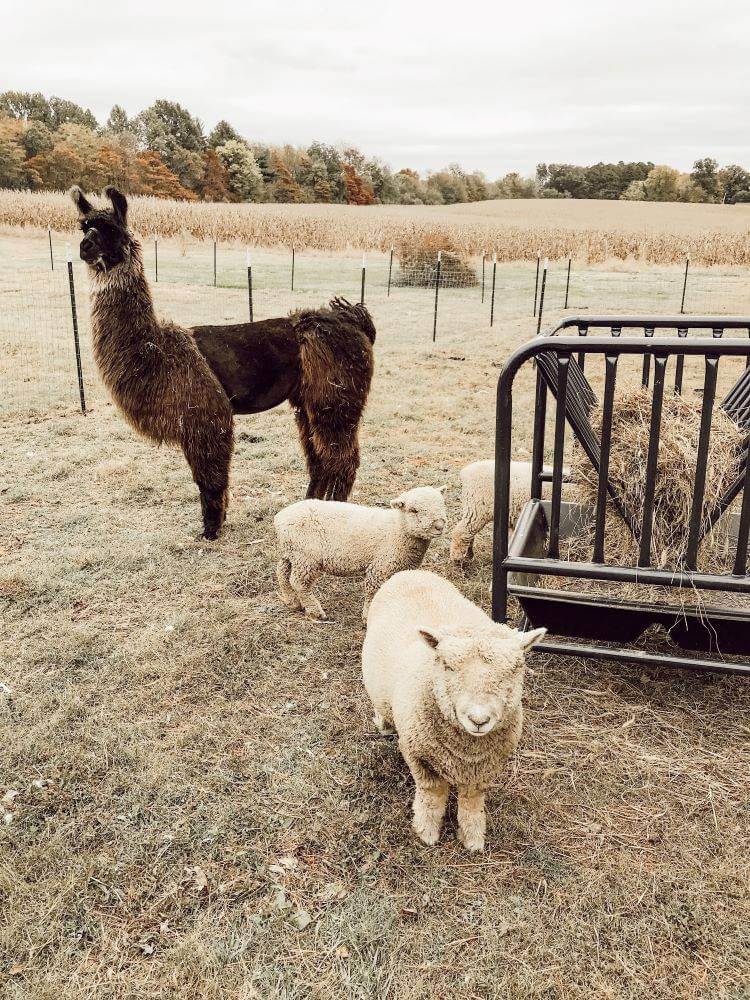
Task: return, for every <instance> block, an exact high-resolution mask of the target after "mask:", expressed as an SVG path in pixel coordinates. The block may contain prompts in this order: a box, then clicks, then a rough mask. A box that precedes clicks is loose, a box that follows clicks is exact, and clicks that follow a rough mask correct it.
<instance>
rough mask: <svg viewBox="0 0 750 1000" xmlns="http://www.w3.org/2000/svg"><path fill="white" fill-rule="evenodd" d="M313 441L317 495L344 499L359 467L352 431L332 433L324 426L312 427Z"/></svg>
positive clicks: (355, 438)
mask: <svg viewBox="0 0 750 1000" xmlns="http://www.w3.org/2000/svg"><path fill="white" fill-rule="evenodd" d="M313 443H314V444H315V449H316V452H317V455H318V462H319V466H320V470H321V472H320V481H319V484H320V490H319V493H318V496H319V497H321V498H322V499H323V500H348V499H349V494H350V493H351V491H352V487H353V486H354V480H355V479H356V477H357V469H358V468H359V445H358V443H357V435H356V431H355V432H354V434H351V433H350V432H348V431H347V432H346V433H345V434H342V435H334V434H331V433H330V431H329V430H328V429H327V428H316V429H315V433H314V436H313Z"/></svg>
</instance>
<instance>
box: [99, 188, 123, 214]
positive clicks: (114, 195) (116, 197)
mask: <svg viewBox="0 0 750 1000" xmlns="http://www.w3.org/2000/svg"><path fill="white" fill-rule="evenodd" d="M104 193H105V195H106V196H107V197H108V198H109V200H110V201H111V202H112V208H113V209H114V210H115V215H116V216H118V217H119V218H120V220H121V221H122V222H126V221H127V217H128V200H127V198H126V197H125V195H124V194H123V193H122V192H121V191H118V190H117V188H116V187H107V188H105V189H104Z"/></svg>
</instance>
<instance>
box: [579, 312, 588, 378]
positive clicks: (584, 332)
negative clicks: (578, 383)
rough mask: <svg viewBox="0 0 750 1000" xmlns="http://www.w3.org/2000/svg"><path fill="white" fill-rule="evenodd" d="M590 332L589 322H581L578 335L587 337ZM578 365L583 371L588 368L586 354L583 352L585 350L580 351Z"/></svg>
mask: <svg viewBox="0 0 750 1000" xmlns="http://www.w3.org/2000/svg"><path fill="white" fill-rule="evenodd" d="M588 332H589V328H588V324H587V323H581V324H580V326H579V327H578V336H579V337H586V336H588ZM578 367H579V368H580V369H581V371H582V372H583V371H585V370H586V355H585V354H584V353H583V351H579V352H578Z"/></svg>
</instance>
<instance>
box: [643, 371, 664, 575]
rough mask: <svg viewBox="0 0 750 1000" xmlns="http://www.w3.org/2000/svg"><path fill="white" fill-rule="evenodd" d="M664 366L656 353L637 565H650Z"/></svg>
mask: <svg viewBox="0 0 750 1000" xmlns="http://www.w3.org/2000/svg"><path fill="white" fill-rule="evenodd" d="M666 368H667V356H666V354H658V355H657V356H656V357H655V358H654V393H653V397H652V400H651V426H650V428H649V435H648V457H647V458H646V487H645V491H644V496H643V523H642V526H641V545H640V552H639V555H638V565H639V566H650V565H651V536H652V534H653V530H654V493H655V491H656V464H657V462H658V460H659V438H660V436H661V409H662V403H663V401H664V376H665V373H666Z"/></svg>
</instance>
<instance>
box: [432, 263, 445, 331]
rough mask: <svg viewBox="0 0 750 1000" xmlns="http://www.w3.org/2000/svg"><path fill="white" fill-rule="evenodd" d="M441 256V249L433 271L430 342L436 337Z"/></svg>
mask: <svg viewBox="0 0 750 1000" xmlns="http://www.w3.org/2000/svg"><path fill="white" fill-rule="evenodd" d="M442 258H443V251H442V250H438V255H437V271H436V272H435V317H434V319H433V321H432V342H433V344H434V343H435V338H436V337H437V316H438V293H439V292H440V263H441V261H442Z"/></svg>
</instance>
